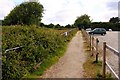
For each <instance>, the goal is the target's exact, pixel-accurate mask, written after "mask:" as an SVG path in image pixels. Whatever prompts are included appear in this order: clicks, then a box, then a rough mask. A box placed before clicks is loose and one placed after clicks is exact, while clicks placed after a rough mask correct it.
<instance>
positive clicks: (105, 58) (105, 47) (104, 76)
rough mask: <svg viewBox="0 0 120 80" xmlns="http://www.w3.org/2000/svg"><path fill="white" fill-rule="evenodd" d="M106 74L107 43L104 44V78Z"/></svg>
mask: <svg viewBox="0 0 120 80" xmlns="http://www.w3.org/2000/svg"><path fill="white" fill-rule="evenodd" d="M105 72H106V42H104V43H103V78H105Z"/></svg>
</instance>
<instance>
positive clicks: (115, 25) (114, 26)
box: [91, 22, 120, 31]
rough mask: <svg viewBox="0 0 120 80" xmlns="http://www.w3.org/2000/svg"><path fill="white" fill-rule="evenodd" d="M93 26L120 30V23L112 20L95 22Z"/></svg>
mask: <svg viewBox="0 0 120 80" xmlns="http://www.w3.org/2000/svg"><path fill="white" fill-rule="evenodd" d="M91 28H92V29H94V28H105V29H106V30H109V29H112V30H113V31H120V23H110V22H93V23H92V24H91Z"/></svg>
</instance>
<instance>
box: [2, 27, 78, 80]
mask: <svg viewBox="0 0 120 80" xmlns="http://www.w3.org/2000/svg"><path fill="white" fill-rule="evenodd" d="M2 30H3V33H2V34H3V35H2V48H3V50H2V53H3V54H2V55H3V57H2V62H3V65H2V67H3V68H2V72H3V73H2V74H3V79H5V80H7V79H8V80H9V79H12V78H15V79H17V78H18V79H19V78H22V77H23V76H25V75H27V74H29V73H31V72H33V71H34V66H36V64H38V63H40V62H45V64H46V62H49V61H48V60H49V59H54V57H55V58H56V57H59V56H60V55H61V54H63V53H62V51H63V50H65V49H66V48H65V46H66V44H67V43H68V41H70V39H71V38H72V36H73V35H74V34H75V33H76V31H73V32H72V33H70V35H68V36H67V37H64V36H63V35H60V33H61V32H60V31H59V30H54V29H48V28H40V27H36V26H3V27H2ZM18 46H22V48H20V49H17V50H13V51H8V52H7V53H5V50H6V49H10V48H14V47H18ZM42 65H44V63H42ZM44 66H46V65H44ZM44 66H43V67H44ZM48 66H49V65H48Z"/></svg>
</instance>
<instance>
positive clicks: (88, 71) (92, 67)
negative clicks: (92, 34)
mask: <svg viewBox="0 0 120 80" xmlns="http://www.w3.org/2000/svg"><path fill="white" fill-rule="evenodd" d="M83 39H84V37H83ZM84 50H85V52H86V53H87V60H86V62H85V63H84V64H83V67H84V70H85V74H84V77H86V78H94V79H96V80H102V79H103V78H102V61H100V60H99V61H98V63H96V62H95V57H94V56H91V51H90V48H89V46H88V44H87V42H86V41H85V39H84ZM105 80H113V78H112V76H111V73H106V79H105Z"/></svg>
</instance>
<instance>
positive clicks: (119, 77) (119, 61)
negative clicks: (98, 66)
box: [118, 54, 120, 79]
mask: <svg viewBox="0 0 120 80" xmlns="http://www.w3.org/2000/svg"><path fill="white" fill-rule="evenodd" d="M118 57H119V63H118V65H119V74H118V76H119V79H120V54H119V56H118Z"/></svg>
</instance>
